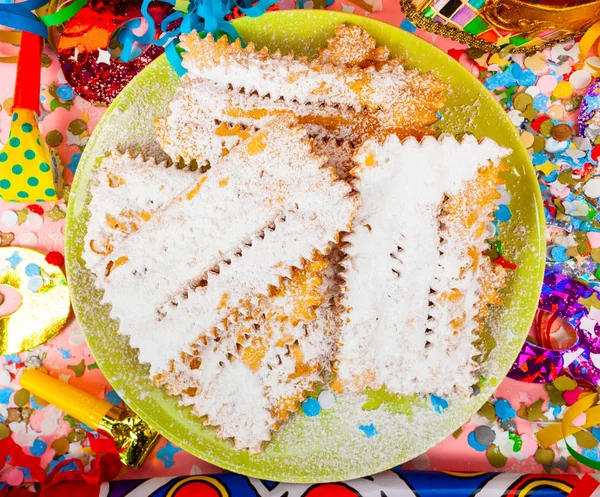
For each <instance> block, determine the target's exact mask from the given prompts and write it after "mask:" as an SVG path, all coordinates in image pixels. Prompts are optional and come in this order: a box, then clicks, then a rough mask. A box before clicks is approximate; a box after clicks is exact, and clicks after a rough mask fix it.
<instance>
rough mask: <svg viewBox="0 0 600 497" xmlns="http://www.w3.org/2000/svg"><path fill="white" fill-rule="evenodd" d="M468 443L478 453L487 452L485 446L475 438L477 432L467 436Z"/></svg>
mask: <svg viewBox="0 0 600 497" xmlns="http://www.w3.org/2000/svg"><path fill="white" fill-rule="evenodd" d="M467 443H468V444H469V446H470V447H471V448H473V449H475V450H476V451H477V452H485V448H486V447H485V445H481V444H480V443H479V442H478V441H477V439H476V438H475V431H472V432H471V433H469V435H468V436H467Z"/></svg>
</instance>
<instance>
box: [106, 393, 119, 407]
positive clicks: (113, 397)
mask: <svg viewBox="0 0 600 497" xmlns="http://www.w3.org/2000/svg"><path fill="white" fill-rule="evenodd" d="M104 397H105V399H106V400H108V401H109V402H110V403H111V404H115V405H117V406H118V405H119V404H120V403H121V402H123V401H122V400H121V397H119V394H118V393H117V392H115V391H114V390H109V391H108V392H106V395H105V396H104Z"/></svg>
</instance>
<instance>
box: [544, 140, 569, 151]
mask: <svg viewBox="0 0 600 497" xmlns="http://www.w3.org/2000/svg"><path fill="white" fill-rule="evenodd" d="M569 143H570V142H569V141H564V142H559V141H558V140H555V139H554V138H548V139H547V140H546V148H545V150H546V152H550V153H551V154H556V153H558V152H562V151H563V150H565V149H567V147H568V146H569Z"/></svg>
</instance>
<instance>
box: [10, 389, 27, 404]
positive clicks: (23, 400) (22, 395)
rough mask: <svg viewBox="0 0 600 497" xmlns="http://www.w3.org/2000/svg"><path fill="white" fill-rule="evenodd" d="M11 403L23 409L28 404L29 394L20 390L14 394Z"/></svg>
mask: <svg viewBox="0 0 600 497" xmlns="http://www.w3.org/2000/svg"><path fill="white" fill-rule="evenodd" d="M13 401H14V403H15V404H16V405H17V407H25V406H26V405H27V404H29V392H28V391H27V390H25V389H24V388H22V389H21V390H19V391H17V393H15V397H14V399H13Z"/></svg>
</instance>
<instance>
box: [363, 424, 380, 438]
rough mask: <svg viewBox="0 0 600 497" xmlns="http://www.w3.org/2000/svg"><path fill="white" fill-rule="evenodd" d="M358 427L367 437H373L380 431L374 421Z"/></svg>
mask: <svg viewBox="0 0 600 497" xmlns="http://www.w3.org/2000/svg"><path fill="white" fill-rule="evenodd" d="M358 429H359V430H360V431H362V432H363V433H364V434H365V435H366V437H367V438H373V437H374V436H375V435H379V432H378V431H377V429H376V428H375V426H374V425H373V423H371V424H370V425H360V426H359V427H358Z"/></svg>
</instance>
